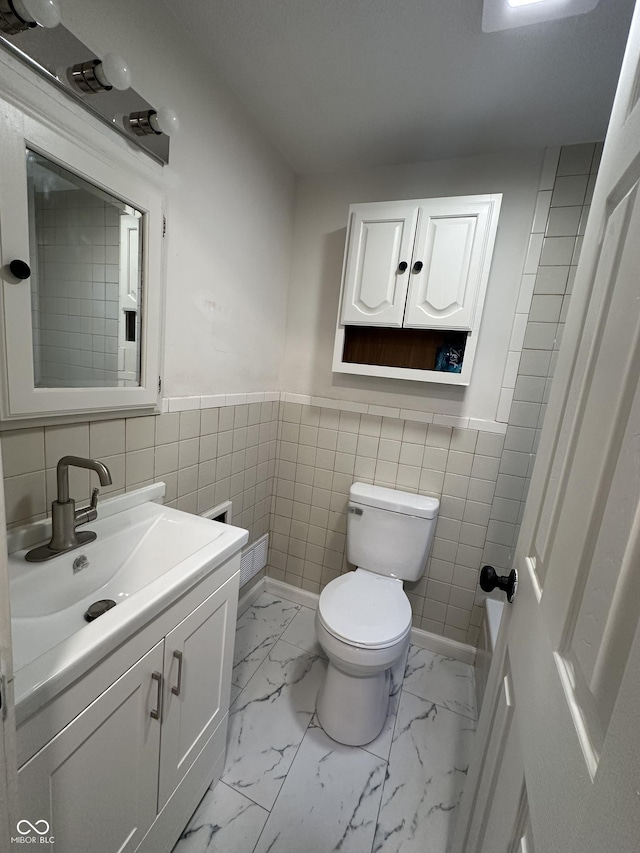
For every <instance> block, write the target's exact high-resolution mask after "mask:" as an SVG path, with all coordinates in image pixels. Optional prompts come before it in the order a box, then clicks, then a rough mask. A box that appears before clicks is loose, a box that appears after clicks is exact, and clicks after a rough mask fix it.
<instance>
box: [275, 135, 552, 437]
mask: <svg viewBox="0 0 640 853" xmlns="http://www.w3.org/2000/svg"><path fill="white" fill-rule="evenodd" d="M542 158H543V151H542V150H540V151H538V150H533V151H524V152H504V153H502V154H499V155H496V154H494V155H484V156H476V157H467V158H457V159H453V160H440V161H437V162H430V163H414V164H410V165H403V166H391V167H385V168H379V169H369V170H362V171H358V172H350V173H347V174H340V175H332V176H330V177H315V178H303V179H300V180H299V182H298V185H297V197H296V210H295V228H294V239H293V259H292V271H291V287H290V292H289V308H288V318H287V337H286V345H285V358H284V367H283V383H282V387H283V389H284V390H285V391H291V392H294V393H299V394H310V395H312V396H319V397H331V398H334V399H339V400H353V401H357V402H364V403H374V404H379V405H386V406H394V407H402V408H407V409H417V410H419V411H427V412H437V413H441V414H451V415H459V416H463V417H474V418H482V419H483V420H493V419H495V417H496V409H497V405H498V398H499V395H500V387H501V383H502V375H503V371H504V365H505V361H506V356H507V351H508V346H509V337H510V334H511V324H512V321H513V316H514V313H515V309H516V301H517V296H518V289H519V286H520V276H521V273H522V268H523V264H524V258H525V253H526V249H527V243H528V239H529V234H530V231H531V222H532V218H533V212H534V206H535V200H536V193H537V189H538V183H539V179H540V170H541V167H542ZM493 192H495V193H497V192H501V193H504V199H503V204H502V212H501V215H500V224H499V226H498V237H497V240H496V246H495V252H494V257H493V264H492V269H491V276H490V279H489V285H488V289H487V299H486V303H485V310H484V315H483V319H482V327H481V330H480V341H479V344H478V351H477V354H476V360H475V365H474V369H473V376H472V379H471V385H470V386H469V388H467V389H464V388H455V387H449V386H443V385H437V384H435V383H421V382H411V381H407V380H396V379H378V378H375V377H364V376H350V375H348V374H343V373H333V372H332V370H331V360H332V349H333V342H334V336H335V324H336V316H337V311H338V299H339V293H340V276H341V269H342V257H343V253H344V244H345V234H346V225H347V217H348V208H349V205H350V204H353V203H356V202H368V201H384V200H392V199H407V198H428V197H438V196H454V195H471V194H477V193H493Z"/></svg>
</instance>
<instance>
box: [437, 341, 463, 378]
mask: <svg viewBox="0 0 640 853" xmlns="http://www.w3.org/2000/svg"><path fill="white" fill-rule="evenodd" d="M463 356H464V348H463V347H454V346H451V344H443V345H442V346H441V347H438V349H437V350H436V370H444V371H445V372H447V373H462V357H463Z"/></svg>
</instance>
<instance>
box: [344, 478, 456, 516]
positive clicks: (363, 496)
mask: <svg viewBox="0 0 640 853" xmlns="http://www.w3.org/2000/svg"><path fill="white" fill-rule="evenodd" d="M349 502H350V503H357V504H364V505H365V506H375V507H379V508H380V509H388V510H390V511H391V512H400V513H403V514H404V515H414V516H418V518H435V517H436V516H437V514H438V510H439V508H440V501H439V500H438V499H437V498H432V497H428V496H427V495H414V494H411V493H410V492H399V491H397V490H396V489H387V488H385V487H384V486H372V485H370V484H369V483H353V484H352V486H351V488H350V489H349Z"/></svg>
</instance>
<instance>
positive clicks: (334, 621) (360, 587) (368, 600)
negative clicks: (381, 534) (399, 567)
mask: <svg viewBox="0 0 640 853" xmlns="http://www.w3.org/2000/svg"><path fill="white" fill-rule="evenodd" d="M318 618H319V619H320V622H321V623H322V625H323V626H324V628H325V629H326V630H327V631H328V632H329V633H330V634H332V635H333V636H334V637H336V639H338V640H341V641H342V642H343V643H347V644H349V645H353V646H358V647H360V648H368V649H383V648H387V647H389V646H393V645H395V644H396V643H398V642H399V641H401V640H403V639H404V637H405V636H406V635H407V633H408V632H409V631H410V629H411V605H410V603H409V599H408V598H407V596H406V594H405V592H404V590H403V588H402V582H401V581H399V580H397V579H396V578H389V577H385V576H383V575H376V574H374V573H373V572H368V571H366V570H365V569H356V571H355V572H349V573H348V574H346V575H342V576H341V577H339V578H336V579H335V580H333V581H331V583H329V584H328V585H327V586H326V587H325V588H324V590H323V591H322V593H321V595H320V601H319V602H318Z"/></svg>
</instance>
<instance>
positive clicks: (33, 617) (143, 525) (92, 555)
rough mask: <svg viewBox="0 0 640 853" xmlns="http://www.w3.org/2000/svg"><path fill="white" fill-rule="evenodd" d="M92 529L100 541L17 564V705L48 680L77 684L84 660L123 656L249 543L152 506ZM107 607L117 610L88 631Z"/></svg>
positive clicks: (222, 527)
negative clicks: (94, 610) (117, 651)
mask: <svg viewBox="0 0 640 853" xmlns="http://www.w3.org/2000/svg"><path fill="white" fill-rule="evenodd" d="M116 500H117V499H114V502H115V501H116ZM89 527H90V528H91V529H92V530H94V531H95V532H96V533H97V537H98V538H97V539H96V541H94V542H90V543H89V544H87V545H84V546H82V547H81V548H77V549H75V550H73V551H69V552H67V553H66V554H61V555H60V556H59V557H54V558H53V559H52V560H48V561H46V562H42V563H28V562H27V561H26V560H25V558H24V556H25V554H26V552H27V551H28V550H29V548H23V549H22V550H20V551H16V552H15V553H13V554H11V555H10V556H9V576H10V590H11V624H12V639H13V661H14V669H15V671H16V702H17V704H19V701H20V699H21V698H25V697H26V696H27V695H29V694H31V693H33V692H34V691H35V690H38V689H40V688H41V687H42V685H43V683H44V682H45V681H47V680H51V679H57V680H58V681H60V682H61V681H65V682H67V683H68V682H69V680H70V679H72V678H73V677H76V676H77V674H78V670H79V667H80V666H81V665H82V663H83V661H84V663H85V665H91V664H92V663H93V662H95V660H96V659H97V657H98V656H100V655H103V654H105V653H107V652H108V651H109V649H111V648H114V647H115V646H116V645H118V643H120V642H122V641H123V640H124V639H126V637H127V635H128V634H130V633H132V632H133V631H135V630H137V629H138V628H139V627H141V625H143V624H145V623H146V622H148V621H149V620H150V619H152V618H153V617H154V616H155V615H157V614H158V613H159V612H160V611H161V610H162V609H163V608H164V607H166V606H168V605H169V604H170V603H172V602H173V601H174V600H175V599H176V598H178V597H179V596H180V595H182V594H183V593H184V592H186V591H187V590H188V589H190V588H191V587H192V586H193V585H194V584H196V583H197V582H198V581H199V580H201V579H202V578H203V577H205V576H206V575H207V574H209V573H210V572H211V571H213V570H215V568H216V567H217V566H219V565H221V564H222V563H223V562H225V561H226V560H227V559H228V558H229V557H230V556H231V555H233V554H235V553H236V552H237V551H239V550H240V548H241V547H242V545H244V543H245V542H246V541H247V539H248V533H247V531H246V530H242V529H240V528H237V527H232V526H231V525H228V524H221V523H219V522H216V521H211V520H209V519H205V518H200V517H199V516H195V515H191V514H189V513H185V512H180V511H179V510H175V509H171V508H169V507H164V506H162V505H160V504H156V503H149V502H147V503H142V504H140V505H138V506H134V507H132V508H128V509H126V510H124V511H122V512H117V513H116V514H113V515H111V516H110V517H107V518H103V519H98V521H96V522H93V523H92V524H90V525H89ZM74 563H75V565H76V571H74ZM80 565H82V566H83V567H82V568H79V566H80ZM78 568H79V570H78ZM100 599H112V600H113V601H115V602H116V605H115V607H112V608H111V609H110V610H107V612H105V613H104V614H103V615H101V616H99V617H98V618H97V619H96V620H94V621H92V622H90V623H89V622H87V621H86V620H85V613H86V611H87V609H88V607H89V605H91V604H93V603H94V602H95V601H97V600H100ZM49 686H50V687H51V685H49ZM58 686H59V687H61V686H62V684H61V683H60V684H59V685H58ZM50 692H51V691H50V690H47V693H50Z"/></svg>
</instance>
